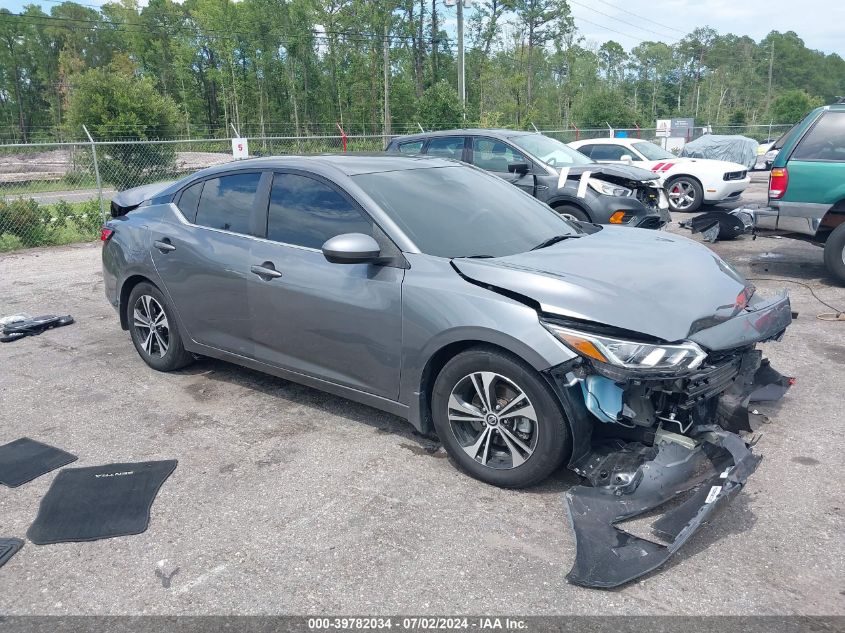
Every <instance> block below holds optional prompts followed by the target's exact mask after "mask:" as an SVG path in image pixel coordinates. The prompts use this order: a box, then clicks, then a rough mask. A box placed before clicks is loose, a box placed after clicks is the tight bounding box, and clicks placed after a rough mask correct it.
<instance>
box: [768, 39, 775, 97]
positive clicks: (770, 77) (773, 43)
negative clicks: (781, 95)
mask: <svg viewBox="0 0 845 633" xmlns="http://www.w3.org/2000/svg"><path fill="white" fill-rule="evenodd" d="M774 65H775V40H774V38H772V52H771V54H770V55H769V89H768V90H767V91H766V109H768V108H769V105H770V104H771V102H772V68H773V67H774Z"/></svg>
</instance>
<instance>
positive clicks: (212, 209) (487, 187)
mask: <svg viewBox="0 0 845 633" xmlns="http://www.w3.org/2000/svg"><path fill="white" fill-rule="evenodd" d="M601 170H602V172H601V178H599V179H598V180H599V181H602V182H596V181H595V180H592V181H591V179H595V178H597V176H596V174H592V173H589V170H585V171H583V172H581V173H580V174H579V175H578V176H577V178H575V181H576V182H577V183H578V184H577V186H578V188H579V189H582V190H583V191H585V192H586V191H594V189H595V188H598V189H602V188H604V187H610V188H611V189H612V190H613V191H612V193H621V191H619V189H621V188H628V189H630V188H631V187H629V186H628V184H626V182H625V178H626V176H625V175H624V174H625V173H626V172H625V171H624V170H619V169H618V168H617V167H616V166H601ZM519 171H522V170H521V169H520V170H519ZM559 177H564V178H565V175H561V176H559ZM614 178H615V179H614ZM208 183H211V184H210V185H209V184H208ZM534 184H536V181H535V183H534ZM532 186H533V185H532ZM227 191H230V192H232V195H231V196H229V197H227V196H226V195H225V192H227ZM594 193H595V192H594ZM148 195H150V196H152V197H151V198H149V199H148V200H144V201H141V202H140V203H138V205H137V206H134V207H133V208H132V209H130V210H128V211H124V210H120V209H124V208H125V207H122V206H120V205H118V206H119V207H120V209H119V210H118V215H117V217H115V218H113V219H112V220H110V221H109V222H108V223H107V226H106V228H107V229H108V230H109V231H111V232H110V233H109V237H108V239H107V240H106V241H104V242H103V277H104V282H105V292H106V296H107V297H108V299H109V301H110V302H111V304H112V305H113V306H114V307H115V308H116V310H117V312H118V314H119V316H120V320H121V325H122V326H123V328H124V329H126V330H129V331H130V333H131V336H132V340H133V343H134V344H135V346H136V348H137V349H138V352H139V354H140V356H141V358H142V359H143V360H144V361H145V362H146V363H147V364H148V365H150V366H151V367H154V368H156V369H162V370H168V369H173V368H176V367H178V366H181V362H182V361H183V360H189V358H190V355H193V354H198V355H204V356H209V357H212V358H219V359H222V360H227V361H230V362H234V363H238V364H241V365H244V366H247V367H251V368H253V369H257V370H260V371H263V372H265V373H270V374H273V375H276V376H280V377H283V378H287V379H289V380H292V381H295V382H298V383H302V384H305V385H309V386H311V387H314V388H317V389H321V390H324V391H329V392H331V393H334V394H337V395H341V396H345V397H347V398H350V399H352V400H355V401H358V402H362V403H364V404H368V405H370V406H374V407H377V408H380V409H382V410H385V411H388V412H391V413H393V414H396V415H399V416H403V417H405V418H407V419H408V420H409V421H410V422H411V423H412V424H413V425H414V426H415V427H416V428H417V429H418V430H419V431H421V432H423V433H430V432H431V431H432V430H436V431H437V434H438V435H439V437H440V439H441V441H442V442H443V446H444V447H445V448H446V450H447V452H448V454H449V455H450V457H451V458H452V460H453V461H454V462H455V463H456V464H457V465H458V466H459V467H460V468H462V469H463V470H464V471H466V472H467V473H469V474H470V475H472V476H474V477H476V478H478V479H480V480H482V481H485V482H487V483H490V484H494V485H498V486H506V487H519V486H526V485H531V484H532V483H536V482H537V481H540V480H542V479H543V478H544V477H545V476H547V475H548V474H549V473H550V472H551V471H552V470H554V469H555V468H557V467H558V466H560V465H562V464H563V463H564V461H565V460H568V461H566V463H567V464H568V465H569V466H570V467H571V468H574V469H576V470H578V468H581V467H582V465H583V463H584V460H587V461H589V460H591V459H592V458H591V457H590V456H591V455H592V454H593V453H594V452H595V451H596V450H600V451H601V450H604V449H602V448H601V447H602V445H603V444H604V443H605V442H606V441H607V440H625V443H626V445H627V444H628V443H630V442H639V443H640V444H642V445H643V447H644V448H643V449H642V450H640V449H637V450H636V451H632V450H631V448H630V447H628V448H625V446H620V445H619V444H618V442H617V443H616V445H617V450H613V451H607V450H605V451H604V457H602V459H610V460H615V461H619V462H620V463H621V462H630V463H631V464H632V465H637V467H638V464H639V463H638V462H636V460H632V459H631V455H632V454H634V453H635V454H637V455H645V454H646V453H647V452H649V451H652V449H653V448H654V445H655V438H662V439H667V438H670V439H673V443H674V444H678V443H679V442H680V445H681V446H683V447H685V448H686V449H687V450H689V451H690V452H691V453H693V454H696V455H698V453H699V452H703V453H704V454H705V455H706V456H707V455H710V453H709V451H711V449H708V448H707V446H708V445H710V444H713V445H716V446H717V447H718V446H719V442H722V443H723V444H724V445H725V446H730V447H735V446H736V445H737V442H741V441H742V440H741V439H739V437H738V436H732V435H725V433H727V432H730V433H734V434H736V433H740V432H744V431H746V430H747V429H748V428H750V420H749V419H748V413H747V396H748V395H749V394H750V393H751V392H752V391H753V390H754V389H752V387H753V385H754V378H755V377H756V376H758V370H759V368H760V367H761V363H762V358H761V355H760V353H759V352H757V351H755V350H754V347H755V345H756V344H757V343H761V342H765V341H770V340H778V339H779V338H780V337H781V336H782V335H783V333H784V331H785V330H786V328H787V326H788V325H789V324H790V322H791V318H792V313H791V309H790V304H789V298H788V297H787V296H786V294H785V293H784V294H781V295H777V296H774V297H770V298H766V297H762V296H759V295H758V294H756V293H755V288H754V287H753V286H752V285H750V284H749V283H748V282H747V281H746V280H744V279H743V278H742V276H741V275H739V273H738V272H737V271H736V270H734V269H733V268H732V267H731V266H730V265H729V264H728V263H726V262H725V261H723V260H722V259H721V258H720V257H718V256H717V255H715V254H714V253H713V252H712V251H710V250H709V249H707V248H706V247H704V246H702V245H701V244H697V243H695V242H693V241H691V240H688V239H685V238H683V237H680V236H677V235H669V234H666V233H664V232H657V231H631V230H628V229H626V228H622V227H616V226H600V225H597V224H588V223H578V222H570V221H567V220H565V219H564V218H562V217H561V216H560V215H559V214H558V213H555V212H553V211H552V210H551V209H550V208H549V207H548V206H547V205H545V204H542V203H540V202H538V201H537V200H536V199H535V198H533V197H531V196H527V195H525V194H524V193H522V192H520V191H518V190H517V189H516V188H515V187H513V186H511V185H510V184H507V183H506V182H505V181H504V180H503V179H501V178H497V177H493V176H491V175H490V174H488V173H487V172H485V171H482V170H480V169H476V168H473V167H468V166H466V165H462V164H460V163H457V162H455V161H446V160H442V159H434V158H426V157H402V156H395V155H383V156H375V157H373V156H334V157H333V156H321V157H284V158H270V159H260V160H252V161H241V162H239V163H237V164H236V165H228V166H220V167H216V168H211V169H209V170H205V171H204V172H200V173H199V174H195V175H193V176H190V177H188V178H186V179H184V180H182V181H179V182H177V183H174V184H173V185H171V186H167V187H164V188H161V189H158V190H155V191H148ZM596 195H600V194H596ZM314 196H315V197H314ZM221 197H222V198H223V200H222V201H221ZM609 197H612V196H609ZM131 198H132V196H131V195H127V196H126V199H127V200H130V199H131ZM132 201H133V202H135V201H134V200H132ZM130 206H131V205H130ZM326 209H331V213H325V212H324V211H325V210H326ZM420 209H425V213H420ZM315 211H317V213H315ZM374 244H375V245H374ZM666 262H671V266H667V265H666ZM174 350H177V351H178V352H179V353H178V354H177V353H176V352H175V351H174ZM781 386H783V385H781ZM787 386H788V385H787ZM711 427H718V428H717V429H715V430H712V428H711ZM723 431H724V432H725V433H723ZM669 433H671V434H674V435H673V436H670V435H668V434H669ZM709 434H715V435H709ZM674 436H677V437H674ZM714 437H715V438H720V439H713V438H714ZM732 437H736V440H734V439H731V438H732ZM661 441H662V440H661ZM699 445H703V448H701V449H700V451H696V450H695V449H696V447H698V446H699ZM657 448H658V451H657V452H656V453H655V455H654V457H657V455H659V449H660V441H658V447H657ZM666 450H675V449H666ZM729 452H731V451H729ZM616 453H619V454H618V455H617V454H616ZM733 453H735V456H736V457H737V461H738V462H742V460H741V459H740V457H741V456H740V455H739V451H738V450H735V451H733ZM700 458H701V456H700V455H699V456H698V457H691V458H690V459H695V460H698V459H700ZM649 459H651V458H649ZM743 463H744V462H743ZM645 465H647V464H645ZM645 465H644V466H645ZM635 470H636V468H634V469H633V470H632V471H631V473H633V472H634V471H635ZM585 472H586V471H585ZM672 472H677V473H680V474H679V475H677V476H675V475H672V474H670V475H669V476H670V478H671V479H672V481H673V482H675V483H673V484H672V485H675V486H677V485H680V483H679V482H680V481H681V480H682V479H683V477H682V476H681V475H686V474H687V473H686V472H685V471H672ZM740 474H743V473H742V471H737V477H738V479H737V480H736V481H735V482H733V483H736V484H737V486H738V485H740V484H741V482H742V481H744V479H742V478H741V477H739V475H740ZM745 475H747V473H745V474H743V476H745ZM631 476H632V477H633V476H634V475H633V474H632V475H631ZM658 483H659V478H658ZM726 496H730V495H726ZM618 500H619V502H620V503H621V504H622V505H624V501H625V500H624V498H621V497H620V498H618ZM617 514H619V513H617ZM623 514H624V512H623ZM670 553H671V552H670ZM582 556H583V554H582ZM582 561H583V558H582ZM635 571H636V570H635Z"/></svg>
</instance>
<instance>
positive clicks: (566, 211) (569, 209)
mask: <svg viewBox="0 0 845 633" xmlns="http://www.w3.org/2000/svg"><path fill="white" fill-rule="evenodd" d="M553 208H554V210H555V211H557V212H558V213H560V214H561V215H562V216H563V217H565V218H566V219H567V220H577V221H578V222H590V216H589V215H587V213H586V212H585V211H584V210H583V209H579V208H578V207H576V206H574V205H571V204H561V205H558V206H556V207H553Z"/></svg>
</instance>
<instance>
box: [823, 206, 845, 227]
mask: <svg viewBox="0 0 845 633" xmlns="http://www.w3.org/2000/svg"><path fill="white" fill-rule="evenodd" d="M843 223H845V198H843V199H842V200H840V201H839V202H837V203H836V204H834V205H833V206H832V207H830V209H828V210H827V212H826V213H825V214H824V216H823V217H822V219H821V223H820V225H819V228H820V229H824V230H826V231H832V230H833V229H835V228H836V227H837V226H839V225H840V224H843Z"/></svg>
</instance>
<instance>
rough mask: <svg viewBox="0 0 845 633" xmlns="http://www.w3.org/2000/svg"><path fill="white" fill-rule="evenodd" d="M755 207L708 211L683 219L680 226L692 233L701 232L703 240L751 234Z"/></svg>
mask: <svg viewBox="0 0 845 633" xmlns="http://www.w3.org/2000/svg"><path fill="white" fill-rule="evenodd" d="M756 215H757V209H748V208H742V209H733V210H731V211H721V210H719V211H709V212H708V213H702V214H701V215H698V216H696V217H694V218H692V219H690V220H684V221H683V222H681V223H680V226H683V227H685V228H688V229H690V231H692V232H693V233H701V236H702V237H703V238H704V241H705V242H715V241H717V240H733V239H736V238H737V237H740V236H742V235H747V234H753V233H754V231H755V228H756Z"/></svg>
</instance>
